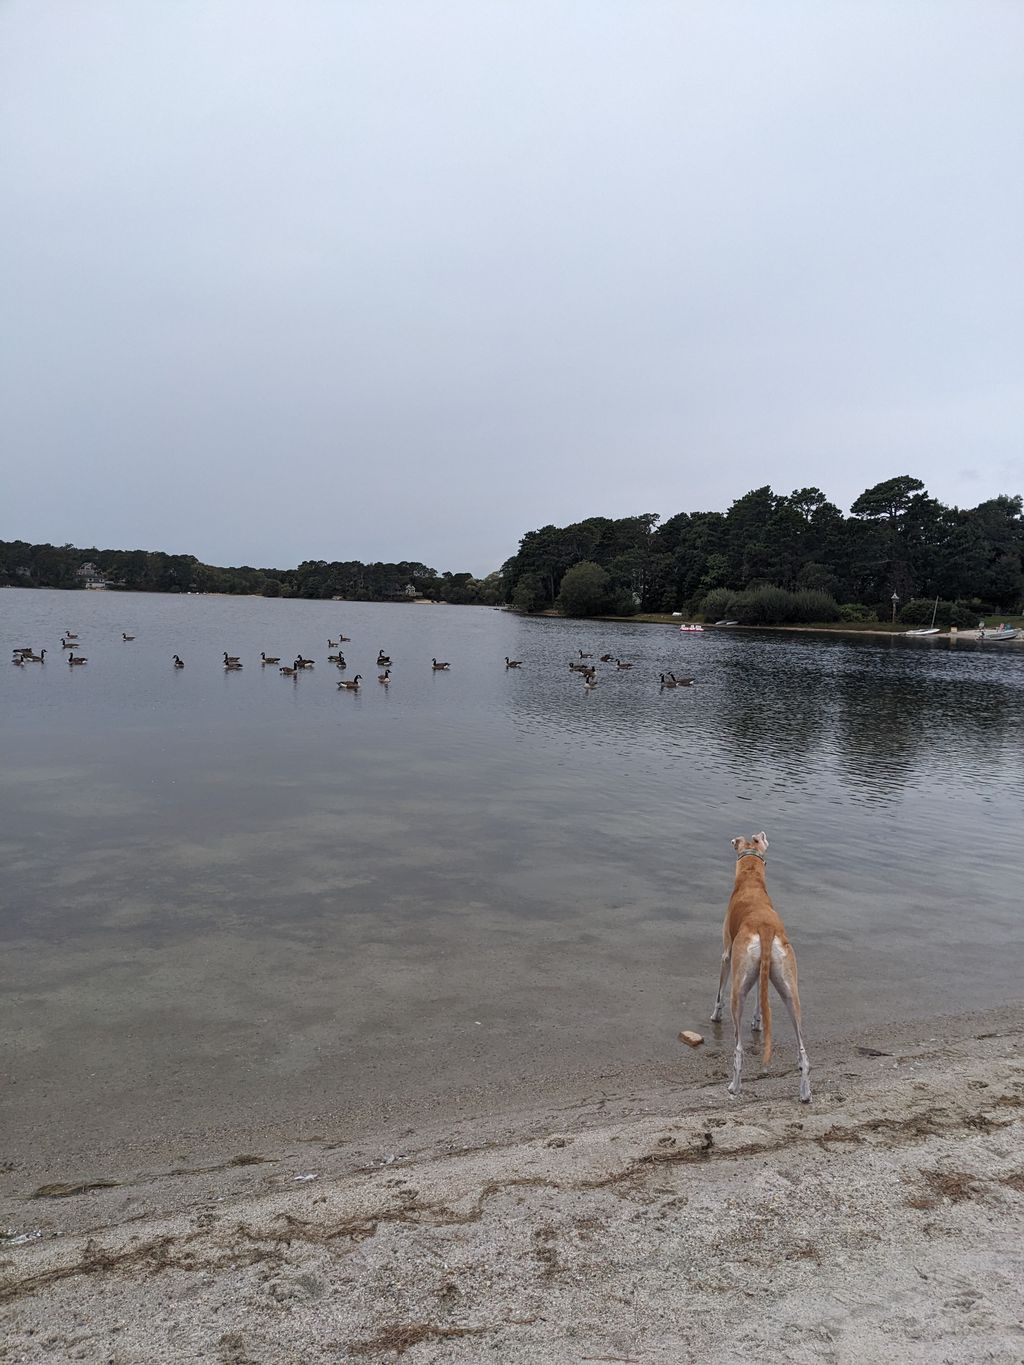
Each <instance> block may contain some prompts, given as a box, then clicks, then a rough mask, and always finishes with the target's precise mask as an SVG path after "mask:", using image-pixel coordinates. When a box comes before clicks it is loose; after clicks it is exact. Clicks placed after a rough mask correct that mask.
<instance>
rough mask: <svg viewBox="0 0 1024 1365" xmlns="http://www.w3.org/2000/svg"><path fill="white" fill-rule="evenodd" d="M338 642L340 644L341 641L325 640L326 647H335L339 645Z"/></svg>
mask: <svg viewBox="0 0 1024 1365" xmlns="http://www.w3.org/2000/svg"><path fill="white" fill-rule="evenodd" d="M340 644H341V641H340V640H328V641H327V648H328V649H337V648H338V646H339V645H340Z"/></svg>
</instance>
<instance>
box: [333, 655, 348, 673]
mask: <svg viewBox="0 0 1024 1365" xmlns="http://www.w3.org/2000/svg"><path fill="white" fill-rule="evenodd" d="M334 662H335V664H336V665H337V667H338V668H340V669H341V670H342V672H344V670H345V669H346V668H348V664H347V663H346V661H345V656H344V654H338V655H337V656H336V657H335V660H334Z"/></svg>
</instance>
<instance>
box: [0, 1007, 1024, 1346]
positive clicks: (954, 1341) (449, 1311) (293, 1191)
mask: <svg viewBox="0 0 1024 1365" xmlns="http://www.w3.org/2000/svg"><path fill="white" fill-rule="evenodd" d="M779 1023H780V1027H779V1028H778V1029H777V1035H778V1036H777V1040H776V1042H777V1049H778V1055H777V1059H776V1061H775V1063H774V1064H773V1066H772V1068H771V1069H770V1072H769V1073H767V1074H763V1073H761V1070H760V1066H759V1061H758V1058H757V1056H756V1054H755V1053H754V1052H753V1050H752V1049H751V1048H749V1047H748V1049H747V1057H746V1066H745V1078H744V1089H743V1093H742V1094H741V1096H740V1097H739V1098H738V1099H737V1100H736V1101H730V1100H729V1098H728V1096H727V1094H726V1090H725V1081H726V1075H725V1070H724V1068H723V1056H722V1053H721V1051H719V1052H716V1053H712V1052H709V1050H708V1049H707V1048H703V1049H702V1048H698V1049H696V1050H695V1051H692V1052H691V1051H690V1050H689V1049H685V1048H682V1047H681V1048H680V1056H679V1062H678V1076H679V1080H678V1082H677V1083H674V1084H672V1085H664V1086H660V1087H658V1088H657V1089H653V1090H652V1089H647V1090H637V1091H621V1090H620V1091H619V1092H617V1093H608V1092H607V1091H602V1090H600V1089H597V1090H596V1091H595V1093H593V1094H592V1095H590V1096H588V1097H586V1098H584V1099H582V1100H579V1101H576V1102H573V1103H572V1104H569V1105H559V1104H557V1103H553V1102H552V1103H548V1104H547V1105H545V1106H543V1107H541V1108H538V1109H535V1110H531V1111H527V1110H518V1111H514V1112H509V1113H504V1114H501V1113H494V1114H485V1115H477V1116H476V1117H474V1118H468V1119H465V1120H463V1121H461V1122H458V1123H455V1124H451V1123H446V1122H445V1121H444V1120H443V1118H439V1120H438V1122H437V1123H436V1124H435V1125H433V1126H432V1127H430V1128H423V1129H422V1130H421V1131H419V1132H408V1130H406V1132H405V1134H404V1135H403V1136H402V1138H401V1142H402V1145H401V1146H396V1145H394V1143H395V1139H396V1137H397V1133H398V1130H397V1129H396V1131H395V1132H394V1133H389V1134H388V1135H387V1137H386V1139H385V1141H384V1142H382V1143H377V1144H374V1143H366V1142H363V1143H361V1144H359V1145H355V1144H352V1143H346V1142H345V1141H343V1140H340V1141H339V1140H333V1138H332V1135H331V1134H330V1132H328V1131H322V1132H320V1133H317V1134H312V1135H310V1136H307V1137H305V1138H304V1139H302V1140H296V1139H295V1138H292V1139H291V1140H289V1139H288V1137H287V1135H285V1134H281V1133H276V1134H270V1133H267V1132H264V1131H259V1130H255V1131H253V1132H251V1133H249V1134H247V1135H245V1137H244V1145H243V1135H241V1134H239V1133H234V1134H223V1135H221V1136H220V1137H219V1138H204V1139H202V1140H197V1141H193V1142H191V1143H190V1144H189V1143H186V1142H183V1140H182V1138H181V1137H178V1138H176V1139H172V1140H171V1144H170V1145H169V1147H168V1149H167V1151H166V1152H164V1153H158V1152H157V1151H155V1150H152V1151H149V1152H146V1151H145V1150H143V1149H139V1150H135V1151H132V1152H126V1153H122V1154H120V1160H119V1161H117V1160H114V1159H112V1158H109V1157H108V1159H107V1160H106V1161H104V1162H100V1161H98V1160H97V1159H96V1154H93V1156H92V1158H89V1157H88V1156H87V1155H86V1154H85V1153H81V1154H79V1155H78V1156H77V1157H76V1156H74V1155H73V1154H71V1153H69V1154H68V1157H67V1160H66V1161H65V1162H64V1163H63V1164H62V1166H61V1168H60V1169H59V1170H58V1169H56V1168H51V1169H45V1168H43V1167H39V1168H38V1169H30V1168H29V1167H28V1165H23V1166H19V1167H16V1168H15V1169H14V1170H5V1171H4V1173H3V1175H2V1177H0V1189H2V1191H3V1199H2V1202H3V1210H2V1215H0V1230H2V1231H4V1232H6V1233H7V1236H6V1237H5V1239H4V1241H2V1242H0V1300H2V1301H3V1303H4V1308H5V1317H6V1324H7V1330H6V1336H5V1340H4V1343H3V1344H2V1345H0V1360H3V1361H8V1360H9V1361H12V1362H13V1361H19V1362H25V1365H35V1362H40V1365H41V1363H42V1362H44V1361H51V1360H54V1359H61V1360H63V1359H82V1360H88V1361H100V1360H102V1361H111V1360H113V1361H116V1362H118V1365H134V1362H140V1365H141V1362H143V1361H147V1362H148V1361H179V1360H185V1359H187V1360H196V1361H210V1362H231V1365H243V1362H262V1361H268V1360H274V1361H275V1362H282V1365H299V1362H302V1363H303V1365H319V1362H327V1361H332V1362H335V1361H349V1360H351V1361H374V1362H377V1361H392V1360H398V1359H402V1360H404V1361H406V1362H407V1363H408V1365H418V1363H422V1365H425V1363H426V1362H427V1361H457V1362H465V1363H466V1365H469V1363H470V1362H473V1365H477V1362H493V1363H494V1365H498V1362H501V1365H527V1362H529V1365H562V1362H566V1361H576V1360H586V1359H588V1358H589V1359H594V1358H604V1359H609V1358H613V1359H620V1360H628V1361H637V1362H643V1365H662V1363H663V1365H669V1362H673V1365H675V1362H687V1361H694V1362H696V1361H701V1362H712V1365H714V1363H715V1362H720V1363H721V1365H726V1363H727V1362H732V1361H735V1360H736V1359H759V1358H762V1355H761V1352H762V1350H767V1349H768V1343H769V1342H773V1343H774V1347H773V1349H778V1347H779V1346H780V1345H781V1346H782V1348H783V1353H784V1355H785V1358H786V1359H787V1360H794V1361H807V1362H810V1361H818V1360H822V1359H830V1360H834V1361H837V1362H844V1361H847V1360H851V1361H852V1360H857V1361H858V1362H873V1361H878V1362H882V1361H886V1362H887V1361H889V1360H892V1359H895V1358H898V1359H900V1360H901V1361H907V1362H918V1361H920V1362H922V1365H923V1363H924V1362H926V1361H928V1362H932V1361H934V1360H936V1359H943V1360H946V1361H950V1362H960V1361H963V1362H967V1361H974V1360H977V1359H981V1358H985V1359H989V1360H993V1361H997V1362H999V1361H1005V1362H1007V1365H1009V1362H1010V1361H1014V1360H1017V1359H1019V1358H1020V1353H1021V1348H1022V1345H1024V1333H1022V1329H1021V1326H1020V1322H1019V1316H1020V1315H1019V1302H1020V1296H1021V1293H1022V1285H1024V1252H1022V1247H1024V1237H1022V1235H1021V1234H1022V1232H1024V1166H1022V1162H1021V1157H1020V1152H1021V1146H1020V1139H1021V1137H1022V1136H1024V1005H1021V1004H1014V1005H1007V1006H1004V1007H1002V1008H999V1009H995V1010H989V1011H986V1012H983V1013H975V1014H969V1015H963V1016H959V1017H943V1018H931V1019H923V1020H916V1021H907V1022H902V1023H892V1024H888V1025H882V1024H879V1025H878V1026H877V1028H875V1029H873V1030H872V1032H871V1033H870V1035H868V1034H864V1035H857V1036H856V1037H855V1038H850V1039H844V1040H832V1041H829V1042H824V1043H820V1044H819V1045H818V1047H817V1048H814V1047H813V1046H812V1054H811V1060H812V1066H813V1070H812V1083H813V1085H814V1088H815V1098H814V1101H813V1102H812V1103H811V1104H810V1105H806V1106H805V1105H800V1104H799V1103H798V1102H797V1100H796V1074H795V1071H794V1069H793V1067H792V1065H791V1059H790V1057H789V1052H790V1044H791V1039H790V1037H789V1035H788V1032H787V1026H786V1025H785V1024H784V1023H783V1022H782V1021H779ZM711 1032H712V1030H711V1028H710V1026H708V1034H709V1035H710V1034H711ZM709 1041H710V1037H709ZM382 1137H383V1135H382ZM271 1144H272V1145H271ZM69 1145H70V1144H69ZM160 1158H162V1159H160ZM47 1177H48V1178H47ZM103 1181H105V1182H108V1183H100V1182H103ZM113 1182H116V1183H113ZM47 1186H49V1187H50V1188H49V1189H47ZM61 1186H63V1187H64V1188H63V1189H62V1188H61ZM89 1186H91V1188H88V1187H89ZM82 1187H84V1188H82ZM76 1189H77V1192H75V1191H76ZM36 1234H38V1235H36ZM19 1238H24V1239H25V1240H23V1241H17V1240H16V1239H19Z"/></svg>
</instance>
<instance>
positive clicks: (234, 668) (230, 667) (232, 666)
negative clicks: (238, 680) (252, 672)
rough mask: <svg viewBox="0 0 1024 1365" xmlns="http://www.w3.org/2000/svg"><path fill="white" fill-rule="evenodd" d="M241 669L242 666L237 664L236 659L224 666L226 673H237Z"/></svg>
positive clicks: (230, 660)
mask: <svg viewBox="0 0 1024 1365" xmlns="http://www.w3.org/2000/svg"><path fill="white" fill-rule="evenodd" d="M241 667H242V665H241V664H240V663H239V662H238V660H237V659H229V660H228V662H227V663H226V664H225V665H224V670H225V672H227V673H237V672H238V670H239V669H240V668H241Z"/></svg>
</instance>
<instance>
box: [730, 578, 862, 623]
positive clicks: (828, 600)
mask: <svg viewBox="0 0 1024 1365" xmlns="http://www.w3.org/2000/svg"><path fill="white" fill-rule="evenodd" d="M703 611H704V617H705V619H706V620H708V621H716V620H723V619H724V620H735V621H738V622H739V623H740V625H744V626H780V625H795V624H798V623H800V624H807V623H810V622H812V621H838V620H839V619H840V611H839V604H838V603H837V602H836V600H835V598H834V597H833V596H832V595H831V593H827V592H820V591H818V590H817V589H816V588H802V589H800V590H799V591H798V592H789V591H787V589H785V588H776V587H773V586H772V585H771V584H765V585H763V586H762V587H758V588H748V589H747V591H746V592H741V593H732V592H727V591H726V590H725V589H723V588H716V589H714V590H713V591H711V592H709V593H708V594H707V596H706V597H705V598H704V602H703Z"/></svg>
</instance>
